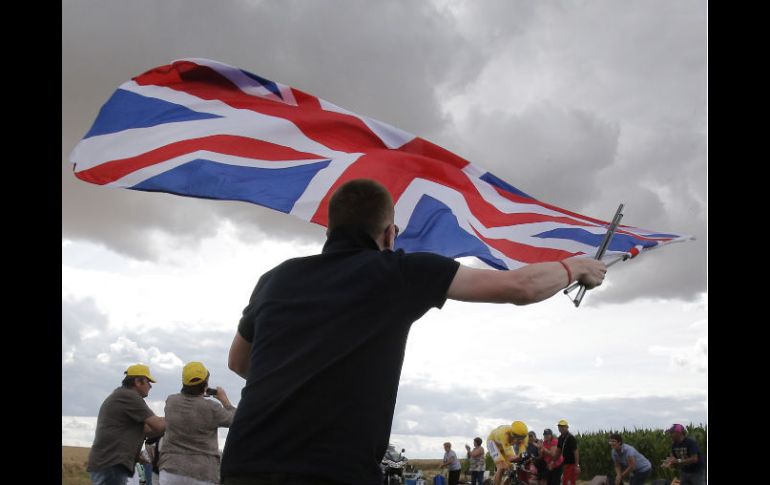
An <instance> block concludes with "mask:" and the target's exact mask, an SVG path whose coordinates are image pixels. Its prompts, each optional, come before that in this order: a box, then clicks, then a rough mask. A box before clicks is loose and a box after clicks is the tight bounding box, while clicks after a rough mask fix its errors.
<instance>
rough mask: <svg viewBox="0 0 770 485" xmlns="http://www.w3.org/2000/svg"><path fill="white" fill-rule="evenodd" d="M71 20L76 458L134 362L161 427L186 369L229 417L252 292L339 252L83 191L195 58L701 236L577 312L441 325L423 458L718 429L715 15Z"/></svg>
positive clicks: (184, 8)
mask: <svg viewBox="0 0 770 485" xmlns="http://www.w3.org/2000/svg"><path fill="white" fill-rule="evenodd" d="M62 14H63V18H62V161H61V168H62V444H64V445H77V446H90V444H91V442H92V440H93V432H94V426H95V421H96V419H95V416H96V414H97V413H98V409H99V406H100V404H101V402H102V401H103V400H104V398H105V397H106V396H107V395H108V394H109V393H110V392H111V391H112V389H114V388H115V387H116V386H117V385H118V384H119V382H120V380H121V377H122V372H123V370H125V368H126V367H127V366H128V365H130V364H131V363H135V362H140V361H141V362H144V363H147V364H149V365H150V366H151V369H152V372H153V374H154V375H155V377H156V378H157V379H158V381H159V382H158V383H157V384H156V385H155V386H154V388H153V390H152V392H151V394H150V396H149V398H148V401H149V403H150V405H151V406H152V407H153V409H155V411H156V412H157V413H158V414H162V413H163V404H164V400H165V398H166V396H167V395H169V394H171V393H174V392H178V389H179V387H180V380H181V367H182V366H183V364H184V363H185V362H188V361H192V360H200V361H203V362H204V363H205V364H206V365H207V366H208V367H209V368H210V370H211V374H212V377H211V382H212V384H213V385H221V386H222V387H224V388H225V390H226V391H227V392H228V394H229V395H230V397H231V399H232V400H233V402H234V403H236V404H237V402H238V401H239V396H240V389H241V387H242V385H243V381H242V380H241V379H240V378H239V377H237V376H236V375H235V374H233V373H232V372H230V371H229V370H227V367H226V359H227V351H228V348H229V344H230V342H231V341H232V337H233V335H234V332H235V328H236V325H237V322H238V319H239V317H240V314H241V311H242V310H243V307H244V306H245V305H246V303H247V302H248V298H249V295H250V293H251V291H252V289H253V286H254V284H255V283H256V281H257V279H258V278H259V276H260V275H261V274H262V273H263V272H265V271H267V270H268V269H270V268H272V267H273V266H275V265H276V264H278V263H280V262H281V261H283V260H284V259H287V258H290V257H294V256H300V255H308V254H313V253H317V252H319V251H320V248H321V246H322V244H323V241H324V230H323V228H321V227H319V226H315V225H312V224H308V223H305V222H303V221H301V220H299V219H294V218H292V217H291V216H288V215H285V214H280V213H277V212H273V211H270V210H268V209H265V208H262V207H258V206H254V205H250V204H245V203H238V202H222V201H208V200H197V199H190V198H183V197H177V196H171V195H166V194H158V193H144V192H135V191H130V190H122V189H107V188H103V187H98V186H95V185H91V184H87V183H85V182H82V181H79V180H77V179H76V178H75V177H74V176H73V175H72V166H71V164H70V162H69V154H70V152H71V151H72V149H73V148H74V146H75V145H76V144H77V142H78V141H79V140H80V138H82V136H83V135H84V134H85V133H86V131H88V129H89V127H90V125H91V123H92V122H93V120H94V119H95V117H96V114H97V112H98V110H99V107H100V106H101V105H102V104H103V103H104V102H105V101H106V100H107V98H108V97H109V96H110V95H111V93H112V92H113V91H114V90H115V88H117V86H118V85H120V84H121V83H122V82H124V81H127V80H128V79H129V78H131V77H133V76H135V75H137V74H140V73H142V72H144V71H146V70H147V69H149V68H152V67H155V66H157V65H161V64H166V63H168V62H169V61H171V60H174V59H178V58H183V57H204V58H210V59H215V60H218V61H221V62H225V63H227V64H231V65H234V66H238V67H240V68H243V69H246V70H248V71H251V72H253V73H255V74H258V75H260V76H263V77H265V78H268V79H272V80H274V81H278V82H280V83H283V84H286V85H289V86H293V87H296V88H299V89H301V90H303V91H306V92H309V93H312V94H314V95H316V96H318V97H321V98H324V99H326V100H329V101H331V102H332V103H334V104H337V105H338V106H342V107H344V108H347V109H349V110H351V111H354V112H357V113H360V114H364V115H367V116H370V117H373V118H376V119H379V120H382V121H385V122H387V123H389V124H392V125H394V126H397V127H399V128H402V129H404V130H406V131H409V132H411V133H414V134H417V135H419V136H422V137H423V138H426V139H428V140H430V141H432V142H434V143H436V144H438V145H441V146H443V147H445V148H447V149H449V150H452V151H454V152H455V153H457V154H459V155H460V156H462V157H464V158H466V159H468V160H470V161H471V162H472V163H474V164H476V165H478V166H481V167H484V168H486V169H488V170H489V171H491V172H493V173H494V174H496V175H497V176H498V177H500V178H502V179H504V180H506V181H507V182H509V183H511V184H512V185H514V186H516V187H517V188H519V189H521V190H523V191H524V192H526V193H528V194H531V195H533V196H534V197H536V198H538V199H541V200H544V201H547V202H549V203H552V204H555V205H557V206H560V207H564V208H567V209H570V210H574V211H577V212H580V213H583V214H586V215H590V216H594V217H598V218H603V219H610V218H611V217H612V214H613V213H614V210H615V208H616V207H617V205H618V204H619V203H621V202H623V203H625V204H626V210H625V216H624V219H623V223H624V224H629V225H633V226H638V227H644V228H648V229H654V230H659V231H664V232H665V231H668V232H676V233H682V234H690V235H693V236H695V237H696V238H697V239H696V240H695V241H693V242H687V243H682V244H675V245H671V246H668V247H664V248H662V249H659V250H656V251H653V252H651V253H649V254H645V255H643V256H642V257H640V258H638V259H636V260H633V261H630V262H627V263H623V264H619V265H616V266H614V267H613V268H611V270H610V272H609V274H608V277H607V280H606V281H605V285H604V286H603V287H602V288H601V289H598V290H595V291H592V292H589V294H588V296H587V297H586V298H585V300H584V303H583V305H582V306H581V307H580V308H579V309H575V308H574V306H573V305H572V304H571V303H570V302H569V301H568V300H567V298H566V297H565V296H563V295H561V294H559V295H557V296H554V297H553V298H551V299H550V300H548V301H546V302H543V303H540V304H536V305H532V306H528V307H514V306H509V305H506V306H502V305H486V304H470V303H460V302H453V301H450V302H448V303H447V304H446V306H445V307H444V309H442V310H441V311H438V310H432V311H431V312H429V313H428V314H427V315H426V316H425V317H424V318H423V319H421V320H420V321H418V322H417V323H416V324H415V325H414V326H413V327H412V331H411V333H410V336H409V342H408V346H407V353H406V358H405V361H404V368H403V373H402V376H401V386H400V389H399V395H398V403H397V406H396V413H395V416H394V421H393V435H392V437H391V439H392V441H393V442H394V443H395V444H397V445H399V446H403V447H405V448H407V454H408V455H409V456H412V457H440V456H441V454H442V453H443V450H442V448H441V443H442V442H443V441H446V440H449V441H453V442H455V443H456V447H460V446H462V444H464V443H466V442H468V443H470V441H471V440H472V439H473V437H474V436H482V437H485V436H486V434H487V433H488V432H489V430H491V429H492V428H493V427H495V426H498V425H500V424H503V423H509V422H510V421H513V420H515V419H522V420H524V421H525V422H527V423H528V424H529V425H530V426H531V427H533V428H534V429H536V430H537V432H538V434H540V433H541V432H542V429H543V428H544V427H551V428H553V427H554V426H555V423H556V421H558V420H559V419H562V418H566V419H568V420H569V421H570V422H571V424H572V426H571V429H572V430H573V431H578V432H580V431H583V432H590V431H596V430H600V429H604V430H607V429H618V428H622V427H626V428H633V427H634V426H638V427H663V426H667V425H670V424H671V423H672V422H695V423H705V422H706V416H707V411H708V405H707V403H708V386H707V377H708V364H707V357H708V323H707V292H706V247H707V246H706V245H707V237H706V218H707V205H706V201H707V193H706V177H707V165H706V149H707V144H706V142H707V138H706V136H707V135H706V128H707V124H706V123H707V119H706V94H707V85H706V72H707V71H706V60H707V57H706V4H705V2H703V1H688V0H681V1H676V2H671V1H668V0H665V1H649V0H645V1H641V0H640V1H627V2H615V1H610V0H607V1H593V2H574V1H571V2H566V1H564V2H561V1H554V2H530V1H511V0H494V1H493V0H490V1H470V0H469V1H461V0H434V1H427V0H426V1H422V2H418V1H409V0H403V1H366V2H365V1H360V0H359V1H354V0H350V1H343V0H329V1H323V2H322V1H311V0H306V1H291V0H288V1H280V2H278V1H270V2H268V1H256V0H253V1H247V0H241V1H232V2H204V1H196V0H184V1H182V0H166V1H163V2H155V1H142V0H137V1H133V2H122V1H116V0H109V1H100V2H96V1H83V0H65V1H64V3H63V8H62ZM464 262H465V263H468V264H476V263H475V262H473V261H464ZM362 372H363V371H362ZM221 436H222V438H224V436H225V433H221ZM222 445H223V441H222V440H220V446H222Z"/></svg>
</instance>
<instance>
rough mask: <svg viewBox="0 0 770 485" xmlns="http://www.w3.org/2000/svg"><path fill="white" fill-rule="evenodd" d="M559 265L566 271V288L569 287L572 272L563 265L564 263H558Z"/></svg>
mask: <svg viewBox="0 0 770 485" xmlns="http://www.w3.org/2000/svg"><path fill="white" fill-rule="evenodd" d="M559 264H561V265H562V266H564V269H565V270H567V280H568V281H567V286H569V284H570V283H572V272H571V271H570V270H569V267H568V266H567V265H566V264H564V261H559Z"/></svg>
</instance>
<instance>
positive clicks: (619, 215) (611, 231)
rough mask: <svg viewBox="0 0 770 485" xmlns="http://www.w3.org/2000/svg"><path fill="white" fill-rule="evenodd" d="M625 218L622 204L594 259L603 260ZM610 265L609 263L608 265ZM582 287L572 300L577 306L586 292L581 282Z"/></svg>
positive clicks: (568, 289) (565, 292) (566, 291)
mask: <svg viewBox="0 0 770 485" xmlns="http://www.w3.org/2000/svg"><path fill="white" fill-rule="evenodd" d="M622 218H623V204H620V205H619V206H618V210H617V211H616V212H615V217H613V218H612V223H610V226H609V227H608V228H607V232H606V233H605V234H604V240H602V244H601V245H600V246H599V249H598V250H597V251H596V255H595V256H594V259H598V260H601V259H602V258H603V257H604V253H605V252H606V251H607V248H608V247H609V246H610V241H612V236H614V235H615V230H616V229H617V228H618V224H620V220H621V219H622ZM626 258H627V257H623V256H621V257H620V258H618V259H616V260H615V261H613V262H612V264H615V263H617V262H618V261H619V260H621V259H626ZM607 266H609V265H607ZM574 286H575V285H572V286H570V287H569V288H567V289H565V290H564V294H565V295H566V294H567V293H569V291H571V289H572V288H574ZM579 286H580V289H579V290H578V292H577V295H576V296H575V299H574V300H572V303H574V304H575V308H577V307H579V306H580V302H581V301H583V296H585V294H586V291H587V289H586V286H585V285H583V284H580V285H579Z"/></svg>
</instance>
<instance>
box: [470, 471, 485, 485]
mask: <svg viewBox="0 0 770 485" xmlns="http://www.w3.org/2000/svg"><path fill="white" fill-rule="evenodd" d="M471 485H484V471H483V470H482V471H479V472H471Z"/></svg>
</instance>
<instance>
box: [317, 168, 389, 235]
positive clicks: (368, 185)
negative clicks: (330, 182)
mask: <svg viewBox="0 0 770 485" xmlns="http://www.w3.org/2000/svg"><path fill="white" fill-rule="evenodd" d="M392 217H393V198H392V197H391V196H390V192H388V189H386V188H385V187H384V186H383V185H382V184H380V183H379V182H375V181H374V180H370V179H355V180H351V181H349V182H345V183H344V184H342V185H340V186H339V187H338V188H337V190H336V191H334V195H332V197H331V199H330V200H329V230H330V231H331V230H334V229H336V228H337V227H340V226H355V227H359V228H361V229H363V230H364V231H366V233H367V234H369V235H370V236H372V237H373V238H376V237H377V236H379V235H380V233H381V232H382V231H383V230H384V229H385V225H386V223H387V222H388V220H389V219H390V218H392Z"/></svg>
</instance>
